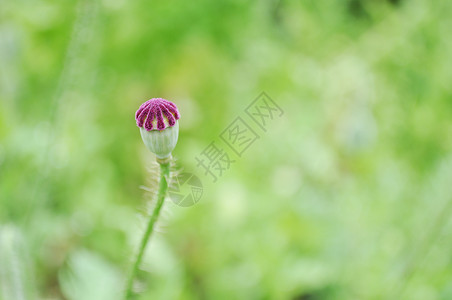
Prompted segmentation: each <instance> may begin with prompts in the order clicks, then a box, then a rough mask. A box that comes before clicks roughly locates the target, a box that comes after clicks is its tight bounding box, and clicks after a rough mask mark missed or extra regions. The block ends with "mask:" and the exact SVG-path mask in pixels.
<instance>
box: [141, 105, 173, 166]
mask: <svg viewBox="0 0 452 300" xmlns="http://www.w3.org/2000/svg"><path fill="white" fill-rule="evenodd" d="M179 118H180V114H179V111H178V110H177V107H176V105H175V104H174V103H172V102H170V101H167V100H165V99H162V98H152V99H150V100H148V101H146V102H144V103H143V104H142V105H141V106H140V108H139V109H138V110H137V112H136V114H135V119H136V121H137V126H138V127H140V132H141V138H142V139H143V142H144V144H145V145H146V147H147V148H148V149H149V150H150V151H151V152H153V153H155V155H156V156H157V158H159V159H165V158H168V157H169V156H170V155H171V152H172V151H173V149H174V147H175V146H176V143H177V138H178V136H179V122H178V121H177V120H178V119H179Z"/></svg>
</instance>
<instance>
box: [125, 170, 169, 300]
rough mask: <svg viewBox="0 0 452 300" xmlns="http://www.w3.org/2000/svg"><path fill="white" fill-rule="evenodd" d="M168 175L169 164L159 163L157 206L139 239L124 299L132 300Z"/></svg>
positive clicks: (163, 197) (164, 193)
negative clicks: (135, 280)
mask: <svg viewBox="0 0 452 300" xmlns="http://www.w3.org/2000/svg"><path fill="white" fill-rule="evenodd" d="M168 175H169V162H165V163H160V184H159V191H158V195H157V204H156V205H155V207H154V211H153V212H152V215H151V217H150V219H149V223H148V225H147V227H146V231H145V232H144V234H143V237H142V239H141V243H140V248H139V249H138V253H137V257H136V259H135V262H134V264H133V267H132V271H131V272H130V274H129V277H128V279H127V285H126V293H125V299H132V297H133V280H134V279H135V276H136V274H137V272H138V269H139V267H140V264H141V260H142V259H143V254H144V251H145V250H146V245H147V244H148V241H149V238H150V237H151V234H152V232H153V231H154V225H155V222H156V221H157V219H158V217H159V214H160V211H161V209H162V206H163V202H164V200H165V195H166V192H167V190H168V183H167V181H166V178H167V177H168Z"/></svg>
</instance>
